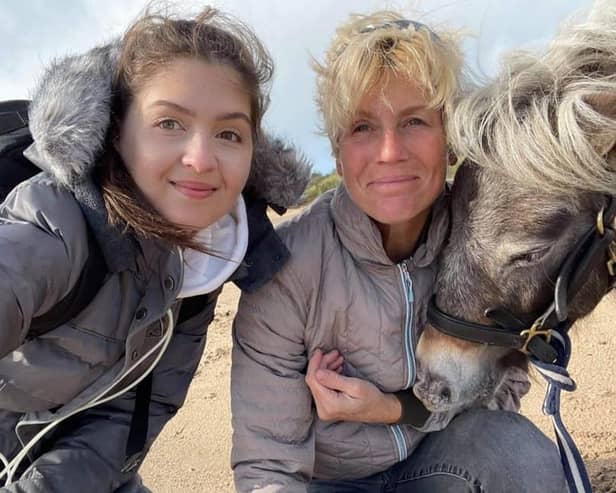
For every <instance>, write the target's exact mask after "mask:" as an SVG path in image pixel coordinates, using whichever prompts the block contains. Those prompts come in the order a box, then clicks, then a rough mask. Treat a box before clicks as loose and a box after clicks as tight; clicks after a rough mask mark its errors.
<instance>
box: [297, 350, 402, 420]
mask: <svg viewBox="0 0 616 493" xmlns="http://www.w3.org/2000/svg"><path fill="white" fill-rule="evenodd" d="M343 365H344V358H343V357H342V355H341V354H340V353H339V352H338V351H337V350H335V349H334V350H332V351H329V352H328V353H325V354H323V352H322V351H321V350H320V349H317V350H316V351H315V352H314V354H313V355H312V357H311V358H310V361H309V362H308V369H307V370H306V384H307V385H308V387H309V388H310V392H311V393H312V397H313V399H314V403H315V406H316V409H317V414H318V416H319V418H320V419H322V420H324V421H357V422H362V423H384V424H389V423H395V422H396V421H398V420H399V419H400V415H401V412H402V408H401V406H400V402H399V401H398V399H397V398H396V397H395V396H394V395H393V394H386V393H384V392H381V391H380V390H379V389H378V388H377V387H376V386H375V385H374V384H372V383H371V382H368V381H366V380H362V379H360V378H353V377H345V376H343V375H341V372H342V368H343Z"/></svg>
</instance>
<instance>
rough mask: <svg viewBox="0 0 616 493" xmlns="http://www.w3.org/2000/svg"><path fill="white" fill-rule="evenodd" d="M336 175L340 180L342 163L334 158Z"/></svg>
mask: <svg viewBox="0 0 616 493" xmlns="http://www.w3.org/2000/svg"><path fill="white" fill-rule="evenodd" d="M336 174H337V175H338V176H339V177H340V178H342V163H341V162H340V159H339V158H336Z"/></svg>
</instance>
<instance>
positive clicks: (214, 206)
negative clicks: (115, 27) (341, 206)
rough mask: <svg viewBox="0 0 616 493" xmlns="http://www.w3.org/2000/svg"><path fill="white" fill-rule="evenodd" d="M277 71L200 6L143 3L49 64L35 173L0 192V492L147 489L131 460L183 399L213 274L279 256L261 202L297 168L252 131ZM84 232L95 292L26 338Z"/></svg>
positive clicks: (265, 270) (302, 173)
mask: <svg viewBox="0 0 616 493" xmlns="http://www.w3.org/2000/svg"><path fill="white" fill-rule="evenodd" d="M271 72H272V63H271V60H270V58H269V56H268V55H267V53H266V51H265V50H264V48H263V46H262V45H261V44H260V43H259V41H258V40H257V39H256V38H255V36H254V34H253V33H252V32H251V31H250V30H248V29H247V28H246V27H244V26H243V25H241V24H240V23H238V22H235V21H233V20H230V19H228V18H226V17H225V16H223V15H221V14H220V13H218V12H216V11H215V10H212V9H206V10H204V11H203V12H201V13H200V14H199V15H198V16H196V17H195V18H190V19H187V18H184V19H179V18H172V17H169V16H161V15H155V14H146V15H144V16H142V17H141V18H140V19H139V20H138V21H136V22H135V23H134V24H133V25H132V26H131V28H130V29H129V30H128V31H127V32H126V34H125V35H124V37H123V38H122V40H121V41H120V42H119V43H118V44H115V45H111V46H107V47H104V48H99V49H95V50H93V51H91V52H89V53H88V54H86V55H84V56H78V57H69V58H66V59H64V60H61V61H59V62H57V63H55V64H53V65H52V66H51V67H50V68H49V69H48V70H47V72H46V74H45V76H44V78H43V81H42V83H41V84H40V86H39V87H38V88H37V90H36V92H35V95H34V99H33V101H32V104H31V106H30V128H31V131H32V134H33V137H34V143H33V144H32V146H31V147H30V148H29V149H28V150H27V151H26V152H25V155H26V156H27V157H28V158H29V159H31V160H32V161H33V162H35V163H36V164H37V165H38V166H39V167H40V168H42V169H43V170H45V172H44V173H41V174H39V175H37V176H35V177H33V178H32V179H30V180H28V181H26V182H23V183H22V184H20V185H19V186H18V187H16V188H15V189H14V190H13V191H12V192H11V193H10V195H9V196H8V197H7V198H6V200H5V201H4V202H3V203H2V204H1V205H0V251H1V252H2V255H1V256H0V272H1V273H2V274H1V275H0V320H1V321H2V331H1V334H0V348H1V349H2V354H1V355H0V356H1V358H0V378H1V386H0V414H1V417H0V452H1V454H2V461H3V463H4V465H2V466H0V468H1V469H3V473H2V474H3V476H2V484H5V483H6V484H5V486H4V488H0V491H2V492H14V493H17V492H20V493H22V492H27V493H34V492H52V491H56V492H59V491H61V492H63V493H70V492H75V493H83V492H87V491H91V492H102V491H106V492H107V491H108V492H111V491H122V492H133V491H134V492H137V491H147V489H146V488H145V487H143V486H142V485H141V481H140V480H139V478H138V476H137V475H136V470H137V468H138V466H139V464H140V463H141V461H142V459H143V457H144V454H145V452H146V451H147V450H148V448H149V447H150V445H151V444H152V442H153V440H154V439H155V438H156V436H157V435H158V434H159V432H160V431H161V429H162V427H163V426H164V425H165V423H166V422H167V421H168V420H169V419H170V418H171V417H172V416H173V415H174V414H175V413H176V412H177V410H178V408H179V407H181V405H182V403H183V401H184V399H185V397H186V392H187V390H188V386H189V383H190V381H191V379H192V377H193V375H194V372H195V370H196V368H197V365H198V362H199V360H200V357H201V354H202V352H203V349H204V346H205V339H206V331H207V327H208V324H209V323H210V322H211V321H212V319H213V317H214V307H215V304H216V299H217V297H218V294H219V293H220V290H221V285H222V284H223V283H224V282H225V281H226V280H227V279H229V278H230V277H231V276H233V279H234V280H235V281H237V282H238V284H239V285H240V287H242V288H243V289H246V290H249V291H250V290H254V289H256V288H258V287H259V286H260V285H262V284H263V283H264V282H265V281H267V280H268V279H269V278H270V277H271V276H272V275H273V273H275V272H276V271H277V270H278V269H279V268H280V266H281V265H282V263H284V261H285V260H286V258H287V257H288V252H287V250H286V248H285V247H284V245H283V244H282V243H281V242H280V240H279V239H278V237H277V236H276V235H275V233H274V231H273V228H272V226H271V223H270V222H269V220H268V219H267V217H266V215H265V208H266V204H267V203H271V204H274V205H276V206H278V207H285V206H288V205H290V204H291V203H292V202H293V200H295V199H297V198H298V197H299V195H300V194H301V192H302V190H303V187H304V186H305V184H306V182H307V178H308V173H309V170H308V168H307V166H306V165H305V163H302V162H300V161H298V160H296V159H295V157H294V153H293V152H292V151H290V150H288V149H286V148H284V147H283V146H282V145H281V144H280V143H276V142H268V141H265V140H264V138H263V136H262V135H261V132H260V124H261V117H262V115H263V112H264V111H265V107H266V101H267V83H268V81H269V79H270V76H271ZM253 156H254V157H255V159H254V164H252V165H251V163H253ZM251 172H252V176H253V178H251V179H249V177H250V176H251ZM276 184H279V185H276ZM283 187H284V188H283ZM90 237H93V238H94V239H95V240H96V243H97V244H98V246H99V247H100V250H101V251H102V254H103V256H104V259H105V262H106V267H107V270H108V273H107V276H106V278H105V281H104V284H103V286H102V287H101V289H100V291H99V292H98V293H97V295H96V297H95V298H94V300H93V301H92V302H91V303H90V305H89V306H88V307H87V308H86V309H85V310H84V311H82V312H81V313H80V314H79V315H78V316H77V317H76V318H74V319H73V320H71V321H70V322H69V323H67V324H64V325H61V326H59V327H57V328H55V329H53V330H51V331H49V332H47V333H45V334H43V335H40V336H39V337H35V338H31V337H28V329H29V325H30V322H31V320H32V319H33V317H36V316H37V315H40V314H42V313H45V312H46V311H47V310H49V309H50V308H51V307H52V306H54V305H56V304H57V303H58V302H59V301H60V300H62V299H63V298H64V296H65V295H66V294H67V293H69V292H70V291H71V289H72V287H73V286H74V285H75V283H76V281H77V279H78V278H79V276H80V273H81V270H82V267H83V265H84V262H85V260H86V259H87V257H88V253H89V252H88V238H90ZM245 255H246V261H245V262H243V261H242V259H243V258H244V256H245ZM143 382H148V383H147V385H141V383H143ZM138 384H139V385H138ZM136 389H137V390H136ZM142 389H145V390H142ZM144 396H145V397H144ZM135 430H137V431H135ZM140 436H141V437H140ZM135 437H137V438H135ZM139 437H140V438H139ZM140 441H141V443H140V444H139V442H140ZM135 443H136V444H137V447H135Z"/></svg>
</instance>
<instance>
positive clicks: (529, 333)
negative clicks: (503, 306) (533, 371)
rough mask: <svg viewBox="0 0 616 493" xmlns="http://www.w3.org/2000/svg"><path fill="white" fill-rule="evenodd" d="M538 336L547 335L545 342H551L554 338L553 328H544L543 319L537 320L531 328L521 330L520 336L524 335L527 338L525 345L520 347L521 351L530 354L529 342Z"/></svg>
mask: <svg viewBox="0 0 616 493" xmlns="http://www.w3.org/2000/svg"><path fill="white" fill-rule="evenodd" d="M537 336H541V337H545V342H547V343H548V344H549V343H550V340H551V339H552V329H544V328H542V326H541V321H539V320H537V321H536V322H535V323H534V324H533V325H532V327H531V328H530V329H526V330H523V331H522V332H520V337H523V338H524V339H525V340H524V346H522V349H520V351H522V352H523V353H526V354H529V353H530V351H529V350H528V343H529V342H530V341H531V340H532V339H533V338H535V337H537Z"/></svg>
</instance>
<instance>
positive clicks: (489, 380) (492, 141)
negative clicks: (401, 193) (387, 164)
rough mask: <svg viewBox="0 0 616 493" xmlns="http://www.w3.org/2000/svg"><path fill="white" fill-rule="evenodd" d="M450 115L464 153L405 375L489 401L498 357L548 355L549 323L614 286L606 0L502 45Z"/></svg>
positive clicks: (614, 111)
mask: <svg viewBox="0 0 616 493" xmlns="http://www.w3.org/2000/svg"><path fill="white" fill-rule="evenodd" d="M447 125H448V137H449V140H450V145H451V146H452V149H453V151H454V152H455V153H456V155H458V156H460V157H462V158H463V163H462V165H461V166H460V168H459V170H458V172H457V174H456V177H455V180H454V184H453V187H452V189H451V218H450V235H449V239H448V242H447V244H446V245H445V247H444V248H443V250H442V252H441V254H440V258H439V271H438V274H437V279H436V284H435V293H436V294H435V298H434V300H433V305H432V307H431V316H429V320H430V323H429V324H428V325H427V326H426V328H425V330H424V331H423V333H422V334H421V337H420V340H419V342H418V347H417V360H418V373H417V379H416V382H415V384H414V388H413V390H414V393H415V395H416V396H417V397H418V398H419V399H420V400H421V401H422V402H423V403H424V405H425V406H426V407H427V408H428V409H429V410H431V411H451V410H456V409H463V408H468V407H471V406H474V405H477V404H479V405H483V406H487V407H497V403H495V402H494V396H495V394H496V393H497V390H498V389H499V387H500V386H501V385H503V384H504V383H503V375H504V372H505V370H506V369H508V368H510V367H512V366H515V367H518V368H520V369H522V370H525V371H526V370H527V369H528V360H529V354H532V355H534V356H535V357H539V359H544V360H545V361H549V360H550V359H554V356H555V355H554V354H553V349H552V348H551V345H550V342H551V338H552V336H553V335H554V336H556V335H557V334H553V332H554V331H553V330H552V329H554V328H555V327H556V326H559V327H560V326H562V324H563V323H567V327H568V325H569V324H571V323H572V322H574V321H575V320H577V319H580V318H582V317H584V316H585V315H587V314H589V313H590V312H591V311H592V310H593V309H594V307H595V306H596V305H597V304H598V302H599V301H600V300H601V298H602V297H603V296H604V295H605V294H606V292H608V290H610V289H611V288H612V287H613V286H614V279H615V276H614V274H616V268H615V264H616V247H615V244H614V238H615V237H616V233H615V232H614V228H616V224H614V216H615V215H616V205H614V204H616V199H615V198H614V195H616V150H615V148H614V145H615V143H616V5H615V4H614V2H609V1H599V2H597V3H595V5H594V6H593V7H592V9H591V11H590V13H589V15H588V18H587V19H586V20H585V21H584V22H582V23H578V24H573V23H569V24H567V25H565V26H564V27H563V28H562V29H561V31H560V33H559V34H558V35H557V37H556V38H555V39H554V40H553V42H552V43H551V44H550V45H549V47H548V48H547V50H546V51H545V52H544V53H541V54H537V53H530V52H516V53H512V54H511V55H509V56H508V57H507V58H506V59H505V61H504V64H503V68H502V71H501V73H500V75H499V76H497V77H496V78H495V79H494V80H493V81H492V82H490V83H488V84H487V85H485V86H484V87H481V88H479V89H476V90H474V91H473V92H471V93H470V94H467V95H465V96H464V97H462V98H461V99H460V101H459V102H458V103H457V104H456V108H455V110H454V112H453V113H452V115H451V117H450V119H449V121H448V122H447ZM429 315H430V314H429ZM435 321H436V322H435ZM452 321H453V322H452ZM460 321H462V322H463V323H462V328H461V329H460V324H459V323H458V325H457V326H456V325H455V324H456V322H460ZM448 323H450V325H451V326H452V327H453V329H452V330H448V329H447V324H448ZM464 324H466V325H464ZM558 324H561V325H558ZM437 325H444V326H445V329H444V330H443V327H440V330H437V329H436V326H437ZM503 327H505V328H506V330H505V329H503ZM454 329H455V330H454ZM460 330H462V333H463V332H464V331H465V330H466V335H467V336H468V337H465V338H460V337H459V336H460V334H461V332H460ZM479 333H481V336H479V335H478V334H479ZM469 339H470V340H469ZM505 342H506V344H505Z"/></svg>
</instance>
